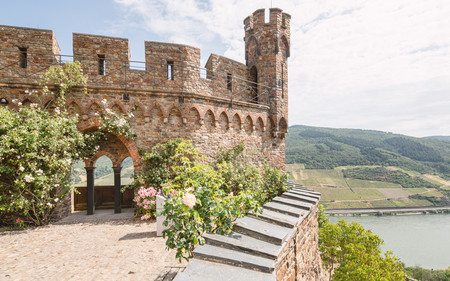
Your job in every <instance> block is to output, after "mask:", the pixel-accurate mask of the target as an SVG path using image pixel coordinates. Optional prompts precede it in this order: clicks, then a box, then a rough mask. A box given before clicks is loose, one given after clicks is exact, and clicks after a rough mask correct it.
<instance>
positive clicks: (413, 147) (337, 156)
mask: <svg viewBox="0 0 450 281" xmlns="http://www.w3.org/2000/svg"><path fill="white" fill-rule="evenodd" d="M286 163H288V164H291V163H302V164H305V167H306V168H307V169H333V168H335V167H339V166H361V165H379V166H398V167H401V168H404V169H406V170H412V171H417V172H419V173H434V172H436V173H439V174H440V175H441V176H443V177H445V178H447V179H449V178H450V142H448V141H442V140H437V139H419V138H413V137H407V136H402V135H394V134H391V133H385V132H379V131H370V130H351V129H330V128H318V127H308V126H292V127H291V128H290V129H289V133H288V134H287V137H286Z"/></svg>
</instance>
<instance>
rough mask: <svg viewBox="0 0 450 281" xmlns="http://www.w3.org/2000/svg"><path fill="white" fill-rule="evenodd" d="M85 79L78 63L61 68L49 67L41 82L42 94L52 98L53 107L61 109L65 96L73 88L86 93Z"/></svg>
mask: <svg viewBox="0 0 450 281" xmlns="http://www.w3.org/2000/svg"><path fill="white" fill-rule="evenodd" d="M86 83H87V78H86V77H85V76H84V75H83V69H82V68H81V64H80V63H79V62H78V61H75V62H73V63H65V64H64V65H62V66H51V67H50V68H49V69H48V71H47V72H46V73H45V74H44V76H43V78H42V80H41V86H43V89H44V93H45V94H50V95H51V96H53V97H54V102H55V106H58V107H63V106H64V102H65V97H66V94H68V93H70V91H71V90H73V89H75V88H81V89H82V91H83V92H84V93H87V88H86Z"/></svg>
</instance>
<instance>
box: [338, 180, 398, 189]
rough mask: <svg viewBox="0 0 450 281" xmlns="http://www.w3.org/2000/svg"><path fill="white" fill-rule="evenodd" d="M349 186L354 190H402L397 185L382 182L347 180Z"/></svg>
mask: <svg viewBox="0 0 450 281" xmlns="http://www.w3.org/2000/svg"><path fill="white" fill-rule="evenodd" d="M346 180H347V183H348V186H349V187H352V188H402V186H401V185H399V184H397V183H390V182H381V181H367V180H359V179H346Z"/></svg>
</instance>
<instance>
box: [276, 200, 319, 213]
mask: <svg viewBox="0 0 450 281" xmlns="http://www.w3.org/2000/svg"><path fill="white" fill-rule="evenodd" d="M272 202H275V203H280V204H285V205H287V206H291V207H294V208H299V209H302V210H305V211H309V210H310V209H311V207H312V206H313V204H309V203H304V202H301V201H299V200H295V199H289V198H285V197H279V196H277V197H275V198H273V200H272Z"/></svg>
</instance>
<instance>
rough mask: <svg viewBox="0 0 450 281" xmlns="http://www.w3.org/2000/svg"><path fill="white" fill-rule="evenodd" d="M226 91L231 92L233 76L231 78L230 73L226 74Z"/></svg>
mask: <svg viewBox="0 0 450 281" xmlns="http://www.w3.org/2000/svg"><path fill="white" fill-rule="evenodd" d="M227 89H228V90H230V91H232V90H233V76H231V73H227Z"/></svg>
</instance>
